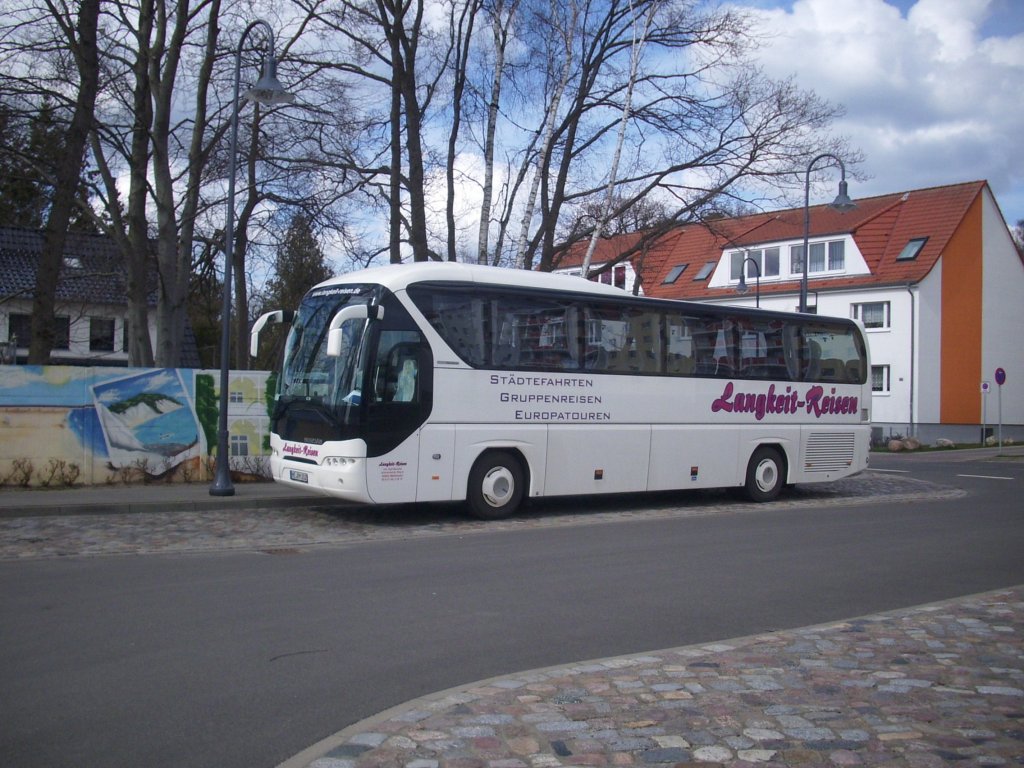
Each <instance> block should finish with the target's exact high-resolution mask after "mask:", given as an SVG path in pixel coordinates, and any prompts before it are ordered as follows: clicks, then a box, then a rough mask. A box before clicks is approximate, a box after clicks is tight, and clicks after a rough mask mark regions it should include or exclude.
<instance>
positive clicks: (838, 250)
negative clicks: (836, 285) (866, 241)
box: [828, 240, 846, 272]
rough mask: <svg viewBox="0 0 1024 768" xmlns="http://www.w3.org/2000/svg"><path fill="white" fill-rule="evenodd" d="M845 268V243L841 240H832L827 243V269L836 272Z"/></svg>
mask: <svg viewBox="0 0 1024 768" xmlns="http://www.w3.org/2000/svg"><path fill="white" fill-rule="evenodd" d="M845 268H846V243H844V242H843V241H842V240H833V241H832V242H831V243H829V244H828V269H829V272H837V271H839V270H841V269H845Z"/></svg>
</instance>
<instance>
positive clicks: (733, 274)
mask: <svg viewBox="0 0 1024 768" xmlns="http://www.w3.org/2000/svg"><path fill="white" fill-rule="evenodd" d="M745 263H746V260H745V257H744V254H743V251H733V252H732V253H731V254H730V259H729V279H730V280H739V279H740V276H741V275H742V274H743V265H744V264H745Z"/></svg>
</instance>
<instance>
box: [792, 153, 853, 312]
mask: <svg viewBox="0 0 1024 768" xmlns="http://www.w3.org/2000/svg"><path fill="white" fill-rule="evenodd" d="M826 157H827V158H830V159H832V160H835V161H836V162H837V163H839V172H840V174H841V176H840V180H839V194H838V195H836V199H835V200H833V201H832V202H831V203H829V207H830V208H835V209H836V210H837V211H839V212H840V213H845V212H846V211H850V210H853V209H854V208H856V207H857V205H856V203H854V202H853V200H851V199H850V196H849V194H847V192H846V166H844V165H843V161H842V160H840V159H839V158H838V157H836V156H835V155H833V154H831V153H830V152H824V153H822V154H820V155H818V156H817V157H816V158H814V159H813V160H811V162H810V163H808V164H807V174H806V176H805V177H804V258H803V261H804V263H803V274H802V275H801V276H800V311H801V312H806V311H807V264H808V262H809V261H810V260H811V253H810V244H809V243H808V240H810V237H811V169H812V168H813V167H814V164H815V163H817V162H818V161H819V160H823V159H825V158H826Z"/></svg>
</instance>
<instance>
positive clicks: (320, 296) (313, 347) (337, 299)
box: [278, 286, 371, 418]
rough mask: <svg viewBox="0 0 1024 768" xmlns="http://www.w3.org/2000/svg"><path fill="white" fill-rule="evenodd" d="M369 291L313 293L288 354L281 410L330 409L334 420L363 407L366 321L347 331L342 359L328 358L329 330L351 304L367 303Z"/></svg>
mask: <svg viewBox="0 0 1024 768" xmlns="http://www.w3.org/2000/svg"><path fill="white" fill-rule="evenodd" d="M370 294H371V288H370V287H369V286H332V287H325V288H322V289H316V290H313V291H311V292H310V293H309V294H308V295H307V296H306V297H305V298H304V299H303V301H302V304H301V305H300V306H299V311H298V312H297V313H296V316H295V320H294V321H293V323H292V328H291V333H289V334H288V341H287V343H286V345H285V351H284V366H283V368H282V371H281V379H280V385H279V389H278V403H279V405H287V404H289V403H292V402H296V401H300V402H303V403H306V404H314V405H321V406H324V408H325V410H326V411H327V412H328V413H330V414H331V415H332V416H333V417H335V418H337V417H338V416H339V415H340V414H339V413H337V412H336V411H337V409H339V408H342V409H344V408H346V407H347V406H351V405H358V404H359V391H360V387H361V385H362V381H361V379H362V375H361V367H362V366H361V357H362V346H363V345H362V339H363V332H364V330H365V328H366V321H365V320H349V321H346V322H345V323H344V324H343V325H342V326H341V331H342V336H343V342H342V347H341V354H340V355H339V356H338V357H330V356H328V354H327V337H328V328H329V326H330V323H331V319H332V318H333V317H334V316H335V315H336V314H337V313H338V311H339V310H340V309H341V308H342V307H344V306H346V305H347V304H350V303H365V302H366V301H367V300H368V299H369V297H370Z"/></svg>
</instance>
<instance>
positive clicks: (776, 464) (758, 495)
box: [746, 445, 786, 502]
mask: <svg viewBox="0 0 1024 768" xmlns="http://www.w3.org/2000/svg"><path fill="white" fill-rule="evenodd" d="M785 482H786V466H785V462H784V460H783V458H782V454H781V453H780V452H779V450H778V449H777V448H772V447H771V446H766V445H764V446H761V447H760V448H758V449H757V450H756V451H754V454H753V455H752V456H751V457H750V463H749V464H747V482H746V491H747V498H749V499H750V500H751V501H758V502H760V501H774V500H775V499H777V498H778V496H779V493H781V492H782V486H783V485H784V484H785Z"/></svg>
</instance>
